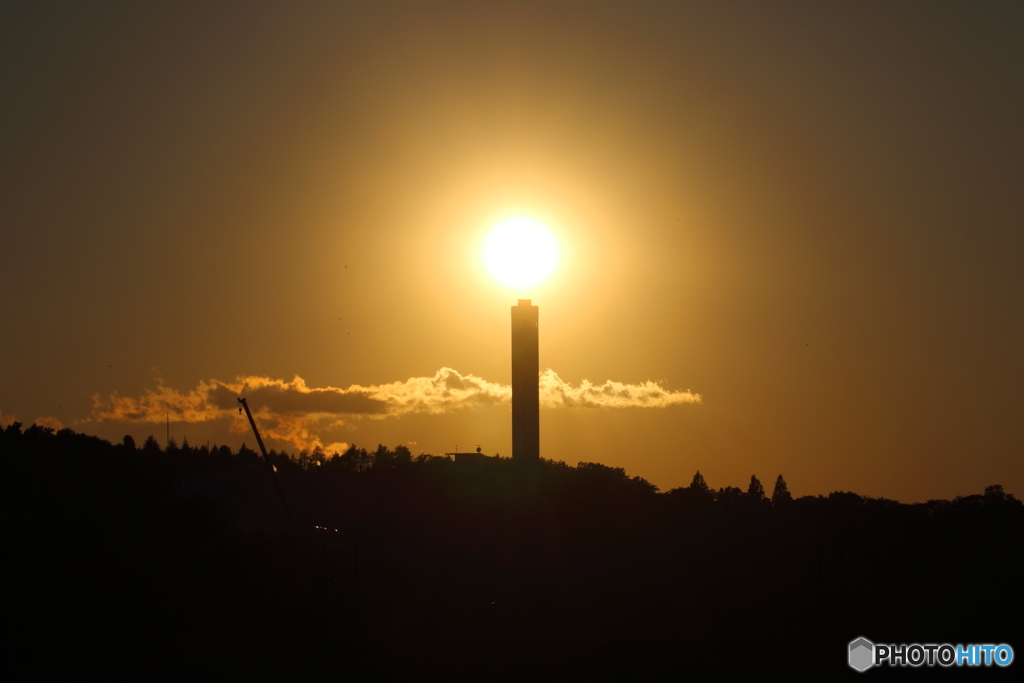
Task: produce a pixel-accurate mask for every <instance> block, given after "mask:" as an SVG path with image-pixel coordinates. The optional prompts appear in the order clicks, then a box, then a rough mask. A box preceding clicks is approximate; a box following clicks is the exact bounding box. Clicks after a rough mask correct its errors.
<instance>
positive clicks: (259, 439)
mask: <svg viewBox="0 0 1024 683" xmlns="http://www.w3.org/2000/svg"><path fill="white" fill-rule="evenodd" d="M238 402H239V403H241V404H242V407H241V408H239V409H238V412H239V413H241V412H242V409H243V408H244V409H245V416H246V417H247V418H249V425H250V426H251V427H252V433H253V434H254V435H255V436H256V443H257V444H259V447H260V452H261V453H263V462H265V463H267V469H268V470H270V478H271V479H272V480H273V481H274V488H275V489H277V496H278V498H280V499H281V507H282V508H284V514H285V517H287V518H288V521H289V522H290V521H292V511H291V510H290V509H288V503H287V502H285V499H284V491H282V490H281V482H280V481H278V480H277V468H275V467H274V463H272V462H270V456H268V455H267V448H266V446H264V445H263V437H261V436H260V430H258V429H256V420H254V419H252V412H250V411H249V404H248V403H246V402H245V399H244V398H239V399H238Z"/></svg>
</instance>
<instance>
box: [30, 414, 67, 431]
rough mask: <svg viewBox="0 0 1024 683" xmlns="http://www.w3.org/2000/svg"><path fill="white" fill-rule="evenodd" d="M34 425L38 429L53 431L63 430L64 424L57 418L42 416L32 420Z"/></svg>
mask: <svg viewBox="0 0 1024 683" xmlns="http://www.w3.org/2000/svg"><path fill="white" fill-rule="evenodd" d="M34 424H37V425H39V426H40V427H49V428H50V429H52V430H54V431H58V430H61V429H64V423H63V422H61V421H60V420H58V419H57V418H55V417H53V416H52V415H44V416H42V417H37V418H36V419H35V420H34Z"/></svg>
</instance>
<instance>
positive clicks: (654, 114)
mask: <svg viewBox="0 0 1024 683" xmlns="http://www.w3.org/2000/svg"><path fill="white" fill-rule="evenodd" d="M296 5H297V6H296ZM1021 35H1024V9H1022V8H1021V5H1020V4H1019V3H984V5H979V6H975V5H964V4H962V3H940V2H927V3H900V4H899V5H898V7H894V6H893V5H892V3H884V2H876V3H871V2H868V3H864V2H858V3H829V4H828V5H827V6H823V5H821V4H820V3H810V2H808V3H795V2H787V3H771V4H770V5H769V4H768V3H717V2H714V3H713V2H706V3H646V2H637V3H596V2H595V3H557V2H544V3H529V2H515V3H498V2H495V3H486V4H484V3H461V2H451V3H443V2H441V3H398V2H396V3H372V4H370V3H351V4H341V3H269V2H268V3H259V4H258V5H245V4H225V5H217V6H211V5H210V4H209V3H193V4H188V3H173V4H169V5H165V6H162V7H155V6H150V5H148V4H145V3H126V4H124V5H122V6H119V7H117V6H112V5H104V6H102V7H95V6H93V7H86V6H76V5H68V6H64V7H46V8H43V7H39V6H38V5H37V4H36V3H5V5H4V7H3V8H2V9H0V46H2V47H0V50H2V51H3V58H2V59H0V88H2V90H0V91H2V92H3V93H5V94H4V101H5V106H4V107H2V108H0V118H2V121H0V169H2V173H3V177H2V182H0V202H2V208H3V213H2V215H3V220H2V222H0V231H2V237H3V242H2V244H3V248H2V249H0V265H2V268H0V286H2V291H3V292H4V309H5V314H4V323H3V328H2V329H3V333H2V334H0V364H2V365H0V411H2V413H0V420H5V421H9V420H11V419H18V420H20V421H22V422H26V423H29V422H31V421H33V420H35V419H37V418H45V419H46V420H48V421H49V423H50V424H54V425H57V424H63V425H65V426H69V427H72V428H74V429H76V430H80V431H86V432H89V433H95V434H99V435H101V436H103V437H105V438H110V439H119V438H120V437H121V435H123V434H125V433H131V434H134V435H135V437H136V438H137V439H140V438H144V437H145V436H146V435H147V434H149V433H154V434H157V435H160V436H162V434H163V425H162V424H159V423H158V420H159V416H158V415H157V413H158V412H159V410H160V409H161V406H162V407H163V408H164V409H165V411H166V410H169V408H168V407H167V405H170V404H171V403H174V401H179V402H180V401H186V402H187V401H190V400H191V401H195V400H198V399H196V398H195V397H196V396H198V395H199V394H201V393H202V391H204V389H203V387H207V388H208V393H209V396H210V397H214V398H210V399H209V401H210V402H209V403H203V404H202V405H200V406H199V407H198V408H197V407H196V406H195V405H193V406H192V408H191V410H192V412H191V413H188V412H187V411H185V410H184V409H182V412H181V413H180V414H179V415H177V416H176V417H178V418H179V419H177V420H174V421H173V422H172V424H171V430H172V434H173V435H174V436H175V437H176V438H178V439H179V440H180V438H181V437H182V436H187V437H188V438H189V440H190V441H193V442H197V441H206V440H210V441H215V442H218V443H224V442H226V443H229V444H231V445H233V446H237V445H238V444H239V443H241V441H242V440H245V439H248V441H249V443H250V445H251V442H252V439H251V437H248V435H246V434H244V433H238V430H237V424H235V422H237V420H236V417H237V416H236V415H235V414H234V413H232V412H231V411H230V409H229V408H230V406H228V408H225V407H224V404H223V402H221V403H217V400H220V399H217V400H214V399H215V398H216V397H220V398H223V396H222V394H224V395H228V398H230V396H229V394H230V393H231V391H234V390H236V389H238V388H239V387H240V386H241V385H242V384H243V383H244V382H245V381H246V380H244V379H240V378H250V380H249V385H248V386H246V387H245V390H246V391H249V392H250V404H251V405H253V407H254V409H255V410H256V412H257V414H258V415H260V414H262V415H263V416H264V419H265V420H268V421H270V423H268V425H267V428H268V430H270V431H274V430H276V433H277V434H279V435H280V437H281V438H280V439H276V440H274V439H272V440H271V443H270V445H273V446H275V447H278V448H280V447H287V448H289V449H293V448H294V444H297V443H314V442H319V443H323V444H324V445H330V444H340V443H356V444H359V445H364V446H368V447H374V446H376V444H377V443H381V442H382V443H384V444H386V445H395V444H398V443H409V442H415V445H414V446H413V447H412V448H413V451H414V452H418V451H419V450H424V451H426V452H433V453H439V452H444V451H450V450H453V449H454V448H455V445H456V444H458V445H459V447H460V448H466V447H474V448H475V446H476V445H478V444H479V445H481V446H482V447H483V449H484V451H485V452H488V453H494V452H499V453H501V454H504V455H508V454H510V453H511V445H510V441H511V437H510V424H509V417H510V413H509V409H508V406H507V403H505V402H504V399H503V398H502V396H503V394H502V391H503V389H502V387H504V386H506V385H508V383H509V381H510V365H509V363H510V361H509V307H510V306H511V305H513V304H515V302H516V298H517V297H518V295H519V293H517V292H510V291H509V290H507V289H506V288H504V287H502V286H501V285H499V284H498V283H496V282H494V281H493V279H492V278H490V277H488V276H487V274H486V272H485V270H484V268H483V265H482V264H481V262H480V258H479V248H480V243H481V240H482V239H483V236H484V234H485V232H486V230H487V229H488V228H489V227H490V226H492V225H493V224H494V223H496V222H497V221H498V220H500V219H501V218H503V217H506V216H508V215H512V214H524V215H530V216H533V217H535V218H537V219H539V220H542V221H544V222H545V223H546V224H547V225H548V226H550V228H551V229H552V230H553V231H554V232H555V233H556V235H557V236H558V239H559V241H560V243H561V245H562V249H563V260H562V263H561V265H560V267H559V269H558V270H557V271H556V273H555V275H554V276H553V277H552V278H551V279H550V280H549V281H548V282H546V283H545V284H544V285H542V286H540V287H538V288H537V289H536V291H532V292H530V293H529V295H530V296H531V298H532V299H533V300H534V302H535V303H536V304H538V305H539V307H540V345H541V347H540V358H541V367H542V368H550V369H551V370H552V371H553V373H555V374H554V375H548V380H549V388H550V390H551V392H552V393H551V394H550V396H553V397H556V398H557V400H555V399H554V398H553V399H551V400H550V401H549V405H550V406H552V407H549V408H545V409H544V410H543V411H542V415H541V439H542V441H541V448H542V456H544V457H548V458H554V459H564V460H566V461H567V462H570V463H576V462H578V461H580V460H587V461H598V462H602V463H605V464H608V465H613V466H623V467H626V469H627V471H628V472H629V473H630V474H637V475H640V476H644V477H646V478H647V479H649V480H651V481H652V482H654V483H655V484H657V485H659V486H660V487H662V489H668V488H671V487H674V486H679V485H685V484H686V483H688V482H689V479H690V478H691V477H692V475H693V472H694V471H695V470H697V469H699V470H700V471H701V472H702V473H704V475H705V477H706V479H707V481H708V483H709V484H710V485H712V486H714V487H720V486H726V485H733V486H745V485H746V483H747V482H748V481H749V477H750V475H751V474H752V473H755V474H757V475H758V476H759V477H760V478H761V479H762V481H765V482H771V481H773V480H774V478H775V477H776V476H777V475H778V474H779V473H780V472H781V473H782V474H783V475H784V476H785V477H786V479H787V481H788V482H789V484H790V488H791V490H793V491H794V493H795V494H797V495H804V494H811V493H815V494H816V493H828V492H829V491H833V490H837V489H839V490H853V491H856V492H858V493H861V494H865V495H873V496H887V497H893V498H898V499H901V500H905V501H915V500H925V499H928V498H940V497H952V496H955V495H958V494H967V493H974V492H978V491H980V490H981V489H982V488H983V487H984V486H985V485H988V484H993V483H1001V484H1003V485H1004V486H1005V487H1006V488H1007V490H1008V491H1011V492H1014V493H1016V494H1018V495H1020V494H1022V493H1024V465H1022V462H1024V458H1022V455H1024V427H1022V425H1024V420H1022V419H1021V417H1020V416H1021V414H1022V409H1024V399H1022V398H1021V395H1022V393H1021V391H1020V386H1021V385H1022V380H1024V356H1022V354H1021V349H1022V348H1024V322H1022V320H1024V316H1022V315H1021V311H1022V308H1024V307H1022V299H1024V276H1022V272H1024V269H1022V268H1021V267H1020V264H1021V263H1022V262H1024V231H1022V229H1021V228H1022V225H1024V193H1022V192H1021V191H1020V188H1021V186H1022V182H1021V181H1022V180H1024V132H1022V128H1021V126H1020V122H1021V121H1022V120H1024V78H1022V77H1021V76H1022V73H1024V43H1022V41H1021V40H1020V36H1021ZM445 368H449V369H450V371H449V370H443V369H445ZM439 373H441V374H439ZM452 373H454V374H452ZM295 377H299V378H301V381H302V385H301V386H302V387H303V388H304V389H303V391H300V390H299V389H297V387H298V386H299V384H297V383H296V380H295V379H294V378H295ZM252 378H263V379H252ZM410 378H413V380H410ZM416 378H418V379H416ZM456 378H457V381H458V382H461V384H460V385H459V386H456V387H455V389H456V390H457V391H456V394H455V395H454V398H453V395H452V394H451V391H450V390H451V388H452V385H451V382H454V381H456ZM466 378H469V379H468V380H467V379H466ZM467 381H468V382H469V385H467V384H466V382H467ZM584 381H588V382H589V383H590V387H589V388H588V387H587V386H586V385H584V384H583V382H584ZM609 382H611V384H608V383H609ZM257 385H259V386H260V387H263V388H262V389H261V391H263V392H264V396H265V397H267V398H266V399H265V402H264V405H263V412H262V413H260V407H259V405H258V402H257V401H256V398H257V395H258V393H257ZM275 387H276V389H275ZM351 387H356V389H353V390H350V388H351ZM387 387H391V388H390V389H387ZM446 387H447V388H448V390H449V395H448V397H447V398H444V399H443V400H441V399H440V398H438V396H441V395H442V394H444V391H445V388H446ZM601 387H603V389H600V390H599V388H601ZM331 388H333V389H337V390H339V391H331V390H330V389H331ZM310 390H322V391H318V392H317V391H310ZM342 390H343V391H342ZM274 391H276V392H277V393H273V392H274ZM458 391H461V392H463V393H462V394H459V393H458ZM153 392H156V394H153ZM197 392H199V394H197ZM345 392H347V393H345ZM688 392H689V393H688ZM601 395H604V396H609V395H614V396H618V397H619V398H618V399H616V400H615V401H612V400H610V399H609V400H606V401H604V402H603V403H602V402H601V401H600V400H598V399H597V398H595V397H598V396H601ZM698 395H699V397H700V401H699V402H698V401H697V400H696V398H695V397H696V396H698ZM154 396H156V398H154ZM160 396H162V397H163V399H160V400H164V401H165V402H167V405H164V404H160V403H159V401H158V399H159V397H160ZM204 396H206V395H205V394H204ZM687 396H689V397H691V398H685V397H687ZM189 397H192V398H189ZM566 397H568V398H566ZM658 397H660V398H658ZM314 399H315V400H321V399H323V400H324V401H326V403H324V404H321V403H316V402H315V400H314ZM204 400H205V399H204ZM146 401H149V402H150V403H149V404H146ZM154 401H156V402H154ZM275 401H276V403H275ZM346 401H347V402H348V403H346ZM360 401H362V403H358V402H360ZM374 401H377V403H374ZM401 401H409V402H410V403H408V404H401ZM132 402H134V403H132ZM357 403H358V405H357ZM400 404H401V405H405V406H406V407H404V408H396V407H395V406H397V405H400ZM145 405H149V408H148V409H146V410H142V409H141V408H140V406H145ZM175 405H177V404H175ZM189 405H192V404H189ZM275 405H276V406H278V407H277V408H274V407H273V406H275ZM409 405H411V406H413V407H412V408H408V406H409ZM119 406H120V407H119ZM325 406H326V407H325ZM360 406H361V407H360ZM367 406H371V408H367ZM378 408H379V410H378ZM118 410H121V411H122V412H120V413H119V412H117V411H118ZM130 410H134V411H135V412H125V411H130ZM147 410H148V412H147ZM140 411H141V412H140ZM204 411H205V412H204ZM217 411H221V412H219V413H218V412H217ZM275 411H276V412H275ZM154 416H155V417H154ZM146 420H151V421H148V422H147V421H146ZM153 420H156V421H153ZM278 421H279V422H278ZM233 424H235V427H232V425H233ZM233 429H235V431H232V430H233ZM289 444H292V445H289Z"/></svg>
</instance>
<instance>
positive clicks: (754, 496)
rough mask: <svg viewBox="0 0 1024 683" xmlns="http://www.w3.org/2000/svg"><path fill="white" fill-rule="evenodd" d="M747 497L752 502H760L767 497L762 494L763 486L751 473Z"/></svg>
mask: <svg viewBox="0 0 1024 683" xmlns="http://www.w3.org/2000/svg"><path fill="white" fill-rule="evenodd" d="M747 498H748V499H749V500H750V501H751V502H754V503H761V502H763V501H765V500H767V498H765V495H764V486H762V485H761V482H760V481H759V480H758V478H757V477H756V476H754V475H753V474H752V475H750V486H748V487H747Z"/></svg>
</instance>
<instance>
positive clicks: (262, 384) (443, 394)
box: [86, 368, 701, 452]
mask: <svg viewBox="0 0 1024 683" xmlns="http://www.w3.org/2000/svg"><path fill="white" fill-rule="evenodd" d="M239 396H244V397H245V398H246V399H247V401H248V403H249V407H250V408H251V409H252V411H253V415H254V416H255V417H256V419H257V420H258V423H259V425H260V431H261V432H263V433H264V434H265V435H266V437H267V438H268V439H276V440H279V441H283V442H286V443H288V444H291V445H292V446H293V447H295V448H299V449H311V448H313V447H315V446H320V447H321V448H324V449H325V450H327V451H328V452H331V450H332V449H335V448H337V449H338V450H344V448H345V447H346V446H347V444H344V443H332V444H329V445H326V446H325V445H324V443H323V442H322V441H321V439H320V437H319V435H318V434H319V433H323V432H326V431H328V430H330V429H331V428H335V427H338V426H340V425H342V424H344V420H343V419H341V418H351V417H360V416H367V417H371V418H384V417H398V416H401V415H407V414H411V413H422V414H428V415H438V414H441V413H447V412H451V411H454V410H465V409H480V408H488V407H494V406H501V405H507V404H509V403H510V402H511V399H512V388H511V387H510V386H508V385H506V384H498V383H495V382H488V381H487V380H485V379H482V378H480V377H476V376H475V375H462V374H460V373H458V372H457V371H455V370H453V369H451V368H441V369H440V370H438V371H437V372H436V373H435V374H434V376H433V377H410V378H409V379H407V380H405V381H404V382H391V383H390V384H375V385H370V386H360V385H358V384H353V385H352V386H350V387H348V388H347V389H341V388H338V387H330V386H328V387H319V388H318V387H309V386H307V385H306V382H305V381H304V380H303V379H302V378H301V377H298V376H296V377H294V378H293V379H292V380H291V381H290V382H288V381H284V380H280V379H271V378H269V377H259V376H244V377H238V378H236V379H235V380H234V381H231V382H225V381H221V380H216V379H213V380H207V381H203V382H200V383H199V385H198V386H196V388H195V389H191V390H189V391H184V392H183V391H178V390H177V389H173V388H171V387H167V386H164V385H163V384H162V383H161V384H160V385H159V386H158V387H157V388H156V389H155V390H147V391H146V392H145V393H144V394H143V395H142V396H140V397H137V398H136V397H130V396H121V395H120V394H117V393H116V392H115V393H113V394H111V395H109V396H107V397H101V396H100V395H98V394H97V395H95V396H93V400H92V403H93V406H92V412H91V414H90V416H89V418H88V420H86V421H88V422H142V423H160V422H163V421H164V420H165V419H168V418H170V419H171V420H173V421H175V422H207V421H210V420H221V419H232V418H234V419H233V421H232V423H231V427H230V429H231V431H232V432H235V433H243V432H245V431H247V430H248V428H249V427H248V424H247V423H246V422H245V420H244V419H243V420H239V419H237V408H238V401H237V397H239ZM540 402H541V407H542V408H555V409H557V408H625V407H636V408H665V407H669V406H674V405H681V404H684V403H700V402H701V397H700V395H699V394H694V393H691V392H689V391H672V390H670V389H666V388H665V387H663V386H661V385H660V384H659V383H657V382H650V381H648V382H644V383H642V384H623V383H621V382H613V381H610V380H609V381H607V382H605V383H604V384H592V383H591V382H589V381H587V380H583V381H582V382H581V383H580V384H579V386H575V387H574V386H572V385H570V384H569V383H567V382H564V381H562V379H561V378H560V377H559V376H558V375H557V374H556V373H555V372H554V371H553V370H545V371H544V372H543V373H541V376H540Z"/></svg>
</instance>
